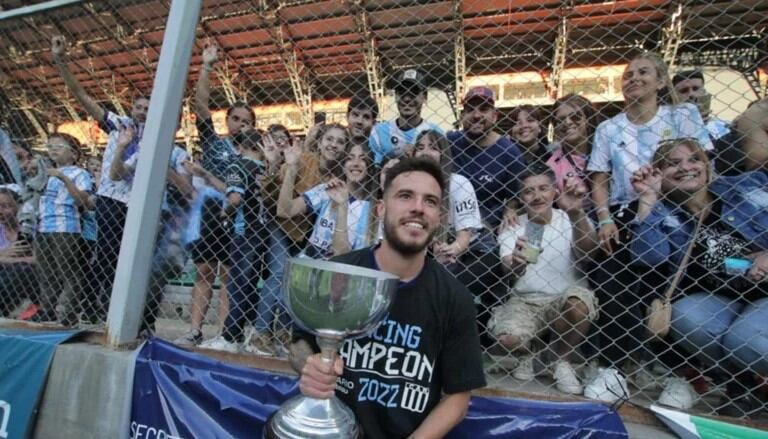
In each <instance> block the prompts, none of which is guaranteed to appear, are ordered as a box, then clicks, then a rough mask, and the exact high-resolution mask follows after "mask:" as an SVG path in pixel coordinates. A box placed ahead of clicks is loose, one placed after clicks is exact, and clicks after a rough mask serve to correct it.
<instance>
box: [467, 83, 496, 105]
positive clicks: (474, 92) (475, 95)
mask: <svg viewBox="0 0 768 439" xmlns="http://www.w3.org/2000/svg"><path fill="white" fill-rule="evenodd" d="M472 99H476V100H483V101H485V102H487V103H489V104H491V105H496V98H495V97H494V96H493V90H491V89H490V88H488V87H472V88H470V89H469V91H468V92H467V94H466V95H464V100H462V101H461V104H462V105H466V104H467V102H469V101H471V100H472Z"/></svg>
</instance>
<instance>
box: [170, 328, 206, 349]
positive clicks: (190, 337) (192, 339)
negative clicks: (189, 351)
mask: <svg viewBox="0 0 768 439" xmlns="http://www.w3.org/2000/svg"><path fill="white" fill-rule="evenodd" d="M202 341H203V333H202V332H200V330H199V329H190V330H189V331H187V332H185V333H184V335H182V336H181V337H179V338H177V339H176V340H174V341H173V343H174V344H176V345H179V346H197V345H199V344H200V343H202Z"/></svg>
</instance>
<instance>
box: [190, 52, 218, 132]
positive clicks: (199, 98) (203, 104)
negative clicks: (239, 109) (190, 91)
mask: <svg viewBox="0 0 768 439" xmlns="http://www.w3.org/2000/svg"><path fill="white" fill-rule="evenodd" d="M218 59H219V49H218V48H217V47H216V45H213V44H211V45H209V46H207V47H206V48H205V49H203V68H202V69H200V76H199V77H198V78H197V85H196V86H195V114H197V117H199V118H201V119H208V118H210V117H211V110H210V109H209V106H208V105H209V102H210V99H211V82H210V74H211V71H212V70H213V66H214V64H215V63H216V60H218Z"/></svg>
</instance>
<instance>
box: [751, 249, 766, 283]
mask: <svg viewBox="0 0 768 439" xmlns="http://www.w3.org/2000/svg"><path fill="white" fill-rule="evenodd" d="M747 277H748V278H749V279H751V280H753V281H755V282H763V281H765V280H768V252H762V253H760V254H758V255H757V256H756V257H755V259H754V260H753V261H752V267H751V268H750V269H749V271H748V272H747Z"/></svg>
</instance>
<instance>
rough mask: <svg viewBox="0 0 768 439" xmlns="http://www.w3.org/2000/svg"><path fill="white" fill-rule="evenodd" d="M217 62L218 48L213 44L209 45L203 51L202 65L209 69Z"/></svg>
mask: <svg viewBox="0 0 768 439" xmlns="http://www.w3.org/2000/svg"><path fill="white" fill-rule="evenodd" d="M218 60H219V48H218V47H217V46H216V45H215V44H209V45H208V46H206V47H205V49H203V65H204V66H205V67H206V68H208V69H210V68H212V67H213V65H214V64H216V61H218Z"/></svg>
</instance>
